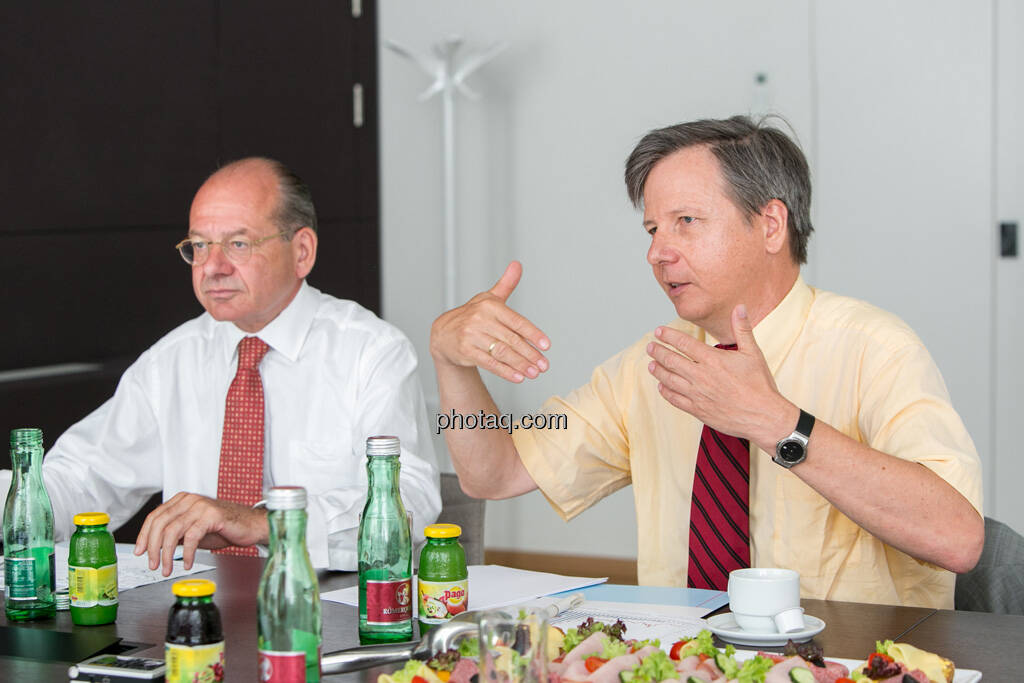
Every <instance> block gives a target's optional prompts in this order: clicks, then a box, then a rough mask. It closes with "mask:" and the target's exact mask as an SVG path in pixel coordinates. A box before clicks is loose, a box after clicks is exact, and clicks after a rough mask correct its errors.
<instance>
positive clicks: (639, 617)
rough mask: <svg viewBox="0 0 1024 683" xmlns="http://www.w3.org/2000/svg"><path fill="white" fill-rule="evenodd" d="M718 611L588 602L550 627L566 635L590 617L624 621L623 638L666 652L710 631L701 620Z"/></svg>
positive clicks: (675, 606)
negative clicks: (682, 640)
mask: <svg viewBox="0 0 1024 683" xmlns="http://www.w3.org/2000/svg"><path fill="white" fill-rule="evenodd" d="M712 611H714V610H708V609H706V608H704V607H685V606H682V605H644V604H640V603H634V602H597V601H593V600H587V601H585V602H584V603H583V604H582V605H580V606H579V607H576V608H574V609H571V610H569V611H568V612H563V613H562V614H559V615H558V616H557V617H555V618H554V619H551V620H550V621H549V622H548V623H550V624H551V625H552V626H558V627H559V628H561V629H562V630H563V631H565V630H568V629H570V628H573V627H574V626H579V625H580V622H583V621H585V620H586V619H587V617H593V618H594V620H595V621H602V622H604V623H606V624H614V623H615V620H616V619H621V620H622V622H623V623H624V624H625V625H626V632H625V634H624V635H623V637H625V638H627V639H637V640H652V639H654V638H657V639H659V640H660V641H661V647H662V649H664V650H666V651H668V650H669V648H671V647H672V643H674V642H676V641H677V640H679V639H680V638H688V637H692V636H695V635H697V634H698V633H699V632H700V631H701V629H705V628H707V627H708V625H707V622H706V621H704V619H702V618H701V617H703V616H704V615H705V614H708V613H709V612H712Z"/></svg>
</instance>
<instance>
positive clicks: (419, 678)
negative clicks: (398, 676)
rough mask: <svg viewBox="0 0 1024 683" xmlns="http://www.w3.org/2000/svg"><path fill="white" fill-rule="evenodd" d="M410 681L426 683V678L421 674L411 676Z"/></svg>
mask: <svg viewBox="0 0 1024 683" xmlns="http://www.w3.org/2000/svg"><path fill="white" fill-rule="evenodd" d="M412 683H427V679H425V678H424V677H423V676H413V677H412Z"/></svg>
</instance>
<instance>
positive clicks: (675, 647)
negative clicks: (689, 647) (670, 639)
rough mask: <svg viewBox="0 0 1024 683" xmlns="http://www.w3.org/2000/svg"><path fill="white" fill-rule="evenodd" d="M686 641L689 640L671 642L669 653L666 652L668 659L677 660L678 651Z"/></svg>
mask: <svg viewBox="0 0 1024 683" xmlns="http://www.w3.org/2000/svg"><path fill="white" fill-rule="evenodd" d="M688 642H690V641H688V640H680V641H677V642H675V643H673V644H672V650H671V651H669V653H668V656H669V659H674V660H676V661H677V662H678V661H679V651H680V650H682V649H683V647H684V646H685V645H686V644H687V643H688Z"/></svg>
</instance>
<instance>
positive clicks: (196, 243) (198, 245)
mask: <svg viewBox="0 0 1024 683" xmlns="http://www.w3.org/2000/svg"><path fill="white" fill-rule="evenodd" d="M209 246H210V243H209V242H204V241H203V240H192V249H194V250H195V251H203V250H204V249H206V248H208V247H209Z"/></svg>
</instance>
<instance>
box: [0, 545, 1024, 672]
mask: <svg viewBox="0 0 1024 683" xmlns="http://www.w3.org/2000/svg"><path fill="white" fill-rule="evenodd" d="M214 562H215V563H216V568H215V569H212V570H209V571H206V572H202V573H199V574H195V575H194V576H196V577H202V578H209V579H212V580H213V581H215V582H216V583H217V594H216V595H215V596H214V602H215V603H216V605H217V607H218V608H219V609H220V612H221V616H222V619H223V622H224V635H225V641H226V643H225V657H226V662H225V672H226V680H228V681H258V680H259V679H258V676H257V670H256V589H257V586H258V584H259V577H260V573H261V572H262V568H263V562H264V560H262V559H257V558H248V557H227V556H225V557H221V556H217V557H216V558H215V560H214ZM319 580H320V588H321V590H322V591H323V590H333V589H336V588H345V587H347V586H351V585H353V584H354V583H355V582H356V574H354V573H351V572H320V574H319ZM173 602H174V598H173V596H172V595H171V582H169V581H164V582H159V583H154V584H150V585H148V586H142V587H139V588H135V589H133V590H129V591H124V592H122V593H121V596H120V607H119V610H118V616H117V622H116V623H114V624H109V625H106V626H92V627H84V626H74V625H73V624H72V623H71V616H70V614H69V613H68V612H59V613H58V615H57V617H56V619H52V620H46V621H40V622H21V623H19V624H16V625H14V627H15V628H18V629H40V630H46V631H51V632H54V631H56V632H59V633H58V634H54V633H49V634H27V635H35V636H40V635H46V636H48V637H50V636H56V635H60V636H61V637H66V638H71V637H77V636H79V635H80V634H82V632H83V631H88V632H90V633H89V636H91V637H100V636H109V637H111V638H114V637H116V638H120V639H121V645H122V647H124V648H125V649H126V652H125V653H126V654H132V655H138V656H142V657H156V658H162V657H163V642H164V633H165V629H166V624H167V612H168V610H169V609H170V607H171V604H172V603H173ZM802 604H803V606H804V608H805V610H806V612H807V613H808V614H811V615H814V616H816V617H818V618H820V619H823V620H824V621H825V623H826V628H825V630H824V631H823V632H822V633H820V634H819V635H818V636H816V637H815V639H814V640H815V641H816V642H817V643H818V644H820V645H821V646H822V647H823V648H824V650H825V654H826V656H831V657H840V658H849V659H863V658H864V657H865V656H866V655H867V654H869V653H870V652H872V651H873V649H874V645H875V641H876V640H884V639H887V638H888V639H892V640H897V641H905V642H909V643H912V644H913V645H916V646H917V647H920V648H924V649H926V650H931V651H933V652H938V653H940V654H942V655H945V656H947V657H950V658H951V659H953V660H954V661H955V662H956V664H957V666H958V667H960V668H964V669H977V670H980V671H981V672H982V673H983V675H984V680H986V681H1016V680H1020V679H1022V678H1024V676H1021V675H1020V674H1019V673H1018V672H1019V671H1020V670H1021V669H1024V616H1011V615H996V614H984V613H980V612H956V611H952V610H935V609H927V608H920V607H895V606H888V605H868V604H859V603H848V602H833V601H827V600H803V601H802ZM727 610H728V608H727V607H726V608H722V609H721V610H719V611H723V612H724V611H727ZM356 623H357V617H356V609H355V608H354V607H351V606H348V605H341V604H338V603H333V602H324V603H323V651H324V652H329V651H331V650H337V649H341V648H346V647H353V646H355V645H358V636H357V633H356ZM0 625H2V626H5V627H6V626H8V625H9V624H8V622H7V621H6V619H5V618H4V617H3V616H0ZM67 634H71V635H67ZM719 645H722V643H719ZM765 649H773V648H765ZM36 656H38V655H36ZM71 663H73V662H71V661H55V660H52V659H51V660H49V661H42V660H38V659H32V658H29V657H11V656H0V681H67V680H68V678H67V670H68V666H69V665H70V664H71ZM394 668H395V667H394V666H391V667H388V668H387V670H391V669H394ZM377 673H379V671H376V670H370V671H367V672H361V673H354V674H344V675H338V676H329V677H326V680H328V681H335V680H336V681H339V682H340V681H349V682H350V683H356V682H357V681H358V682H359V683H372V681H374V680H375V678H376V674H377Z"/></svg>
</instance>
